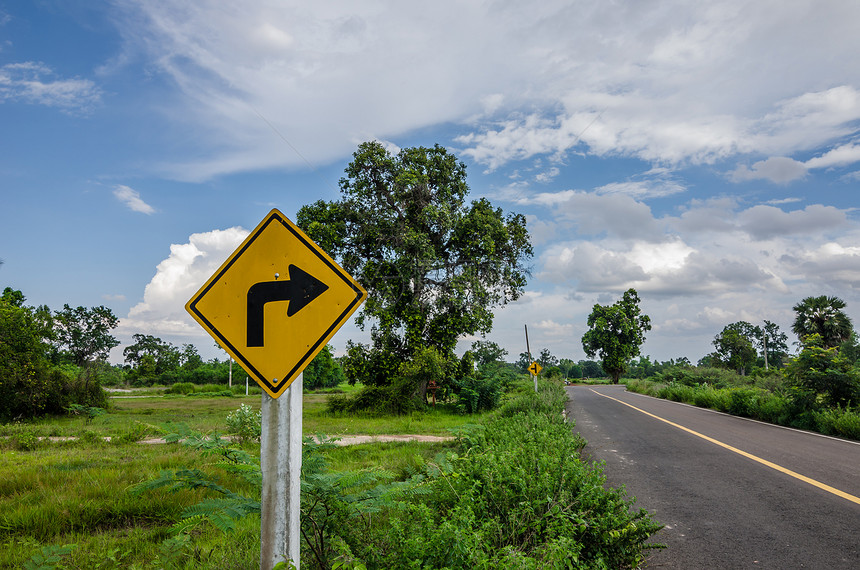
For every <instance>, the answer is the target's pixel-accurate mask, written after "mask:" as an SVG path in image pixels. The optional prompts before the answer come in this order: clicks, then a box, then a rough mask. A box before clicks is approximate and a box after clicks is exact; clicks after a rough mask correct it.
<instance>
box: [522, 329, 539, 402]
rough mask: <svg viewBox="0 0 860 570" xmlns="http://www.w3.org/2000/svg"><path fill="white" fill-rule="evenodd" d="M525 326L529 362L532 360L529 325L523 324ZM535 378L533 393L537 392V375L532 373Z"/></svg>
mask: <svg viewBox="0 0 860 570" xmlns="http://www.w3.org/2000/svg"><path fill="white" fill-rule="evenodd" d="M523 326H524V327H525V328H526V353H528V355H529V364H531V361H532V349H531V348H529V326H528V325H523ZM533 376H534V379H535V394H537V391H538V386H537V375H533Z"/></svg>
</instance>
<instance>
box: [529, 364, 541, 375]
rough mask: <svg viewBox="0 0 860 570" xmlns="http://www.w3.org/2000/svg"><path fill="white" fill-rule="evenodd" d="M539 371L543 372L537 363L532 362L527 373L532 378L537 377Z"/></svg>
mask: <svg viewBox="0 0 860 570" xmlns="http://www.w3.org/2000/svg"><path fill="white" fill-rule="evenodd" d="M541 370H543V366H541V365H540V363H539V362H537V361H535V362H532V363H531V364H530V365H529V372H531V373H532V375H533V376H538V375H539V374H540V371H541Z"/></svg>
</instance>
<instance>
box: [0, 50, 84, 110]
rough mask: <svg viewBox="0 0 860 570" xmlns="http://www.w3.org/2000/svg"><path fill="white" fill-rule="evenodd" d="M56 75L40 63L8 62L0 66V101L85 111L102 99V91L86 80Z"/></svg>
mask: <svg viewBox="0 0 860 570" xmlns="http://www.w3.org/2000/svg"><path fill="white" fill-rule="evenodd" d="M55 76H56V74H55V73H54V72H53V70H52V69H51V68H50V67H48V66H47V65H45V64H43V63H38V62H32V61H28V62H23V63H7V64H6V65H3V66H2V67H0V103H4V102H11V101H21V102H24V103H29V104H33V105H44V106H47V107H57V108H59V109H62V110H63V111H65V112H68V113H86V112H89V111H90V110H92V108H93V107H94V106H95V105H96V104H98V103H99V102H100V101H101V90H100V89H99V88H98V87H97V86H96V84H95V83H93V82H92V81H90V80H89V79H79V78H74V79H61V78H55Z"/></svg>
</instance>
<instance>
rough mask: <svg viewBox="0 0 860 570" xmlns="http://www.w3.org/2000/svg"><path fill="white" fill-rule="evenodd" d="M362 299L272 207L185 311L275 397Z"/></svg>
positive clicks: (324, 256)
mask: <svg viewBox="0 0 860 570" xmlns="http://www.w3.org/2000/svg"><path fill="white" fill-rule="evenodd" d="M365 297H367V292H366V291H365V290H364V289H363V288H362V287H361V285H359V284H358V283H357V282H356V281H355V280H354V279H353V278H352V277H351V276H350V275H349V274H348V273H347V272H346V271H344V270H343V268H341V267H340V266H339V265H338V264H337V263H336V262H335V261H334V260H333V259H332V258H331V257H329V255H328V254H327V253H326V252H324V251H323V250H322V249H321V248H320V247H319V246H318V245H317V244H316V243H314V242H313V241H312V240H311V239H310V238H309V237H308V236H307V235H305V233H304V232H303V231H302V230H301V229H299V228H298V226H296V225H295V224H293V222H291V221H290V220H289V219H287V218H286V216H284V215H283V214H282V213H281V212H279V211H278V210H277V209H275V210H272V211H271V212H269V214H268V215H267V216H266V217H265V218H264V219H263V221H262V222H260V224H259V225H258V226H257V227H256V228H254V231H252V232H251V233H250V235H248V237H247V238H245V241H243V242H242V244H241V245H240V246H239V247H238V248H237V249H236V251H234V252H233V254H232V255H230V257H229V258H228V259H227V261H225V262H224V264H223V265H221V267H220V268H218V270H217V271H216V272H215V273H214V274H213V275H212V277H210V278H209V280H208V281H206V283H205V284H204V285H203V286H202V287H201V288H200V290H199V291H198V292H197V293H196V294H195V295H194V296H193V297H192V298H191V300H190V301H188V303H187V304H186V305H185V309H186V310H187V311H188V312H189V313H190V314H191V316H192V317H194V319H195V320H196V321H197V322H198V323H200V325H201V326H202V327H203V328H204V329H205V330H206V331H207V332H208V333H209V334H210V335H212V337H213V338H214V339H215V341H216V342H217V343H218V344H219V345H220V346H221V347H222V348H223V349H224V350H226V351H227V353H229V354H230V355H231V356H232V357H233V358H234V359H235V360H236V362H238V363H239V364H240V365H241V366H242V368H244V369H245V371H246V372H247V373H248V374H249V375H250V376H251V378H253V379H254V380H255V381H256V382H257V383H258V384H259V385H260V386H261V387H262V388H263V390H265V391H266V392H267V393H268V394H269V395H270V396H272V397H273V398H277V397H278V396H280V395H281V394H282V393H283V392H284V391H285V390H286V389H287V388H288V387H289V386H290V384H291V383H292V382H293V380H294V379H295V378H296V377H297V376H298V375H299V374H300V373H301V372H302V370H304V368H305V367H306V366H307V365H308V364H310V362H311V361H312V360H313V359H314V357H315V356H316V355H317V354H318V353H319V351H320V350H322V348H323V347H324V346H325V345H326V343H327V342H328V341H329V340H330V339H331V337H332V336H333V335H334V333H335V332H337V330H338V329H339V328H340V327H341V326H342V325H343V324H344V323H345V322H346V321H347V319H349V317H350V316H351V315H352V314H353V313H354V312H355V310H356V309H358V307H359V305H361V303H362V302H363V301H364V299H365Z"/></svg>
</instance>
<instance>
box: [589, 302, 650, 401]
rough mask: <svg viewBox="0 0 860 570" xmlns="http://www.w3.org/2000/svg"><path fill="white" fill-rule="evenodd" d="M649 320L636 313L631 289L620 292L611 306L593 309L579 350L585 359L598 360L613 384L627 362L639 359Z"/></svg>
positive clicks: (636, 305)
mask: <svg viewBox="0 0 860 570" xmlns="http://www.w3.org/2000/svg"><path fill="white" fill-rule="evenodd" d="M649 330H651V319H650V318H649V317H648V315H642V314H641V310H640V309H639V295H638V294H637V293H636V290H635V289H628V290H627V291H625V292H624V295H623V296H622V298H621V300H620V301H618V302H617V303H615V304H613V305H607V306H603V305H594V308H593V309H592V311H591V314H590V315H589V316H588V331H587V332H586V333H585V334H584V335H582V348H583V349H584V350H585V354H586V356H588V357H594V356H595V355H598V356H600V359H601V366H602V367H603V370H604V371H606V373H607V374H609V376H610V377H611V378H612V382H613V383H615V384H617V383H618V380H619V378H621V375H622V374H623V373H624V371H625V370H626V369H627V363H628V362H629V361H630V359H631V358H633V357H635V356H638V355H639V347H640V346H642V343H643V342H645V333H646V332H647V331H649Z"/></svg>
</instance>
